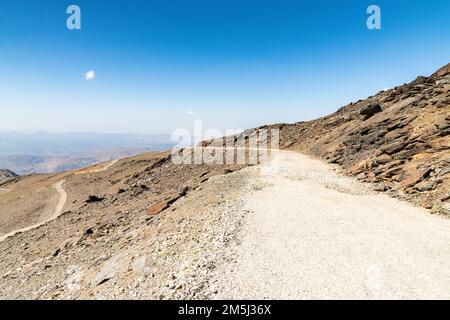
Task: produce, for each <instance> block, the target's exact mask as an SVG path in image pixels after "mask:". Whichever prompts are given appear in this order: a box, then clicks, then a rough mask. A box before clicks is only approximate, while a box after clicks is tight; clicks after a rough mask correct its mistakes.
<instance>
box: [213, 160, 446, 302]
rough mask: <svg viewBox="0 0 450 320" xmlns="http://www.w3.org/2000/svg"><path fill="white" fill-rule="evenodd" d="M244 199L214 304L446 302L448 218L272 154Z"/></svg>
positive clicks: (314, 163) (323, 168)
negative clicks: (271, 169)
mask: <svg viewBox="0 0 450 320" xmlns="http://www.w3.org/2000/svg"><path fill="white" fill-rule="evenodd" d="M273 161H274V164H277V165H278V172H277V173H275V174H272V175H261V176H260V178H258V179H260V181H259V183H260V185H262V186H263V187H262V188H261V189H260V190H256V191H255V192H252V193H251V194H248V195H246V196H245V202H244V203H245V205H244V208H243V209H244V210H245V211H246V212H249V213H248V214H247V216H246V218H245V219H244V222H243V227H242V230H241V232H240V236H239V237H240V239H239V243H240V244H239V245H238V246H237V248H236V253H235V254H236V256H237V261H235V262H236V263H230V264H227V265H225V266H223V267H222V268H221V270H218V274H221V275H224V276H223V278H221V279H220V280H219V283H221V287H222V288H223V289H221V290H218V292H219V294H218V296H217V298H235V299H253V298H254V299H260V298H271V299H316V298H319V299H340V298H342V299H375V298H384V299H397V298H406V299H416V298H437V299H448V298H450V268H449V267H448V261H450V245H449V243H450V220H449V219H447V218H444V217H441V216H434V215H431V214H429V213H428V212H427V211H426V210H424V209H420V208H417V207H414V206H412V205H410V204H409V203H406V202H403V201H399V200H396V199H393V198H389V197H388V196H386V195H383V194H378V193H375V192H372V191H370V190H367V189H366V187H365V185H363V184H361V183H359V182H357V181H356V180H354V179H351V178H346V177H343V176H340V175H338V174H336V173H335V172H334V171H333V170H332V168H331V167H330V166H328V165H327V164H325V163H323V162H321V161H319V160H315V159H312V158H309V157H307V156H304V155H302V154H299V153H295V152H289V151H281V152H280V153H279V154H278V156H276V159H274V160H273Z"/></svg>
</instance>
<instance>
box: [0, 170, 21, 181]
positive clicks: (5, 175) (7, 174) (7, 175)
mask: <svg viewBox="0 0 450 320" xmlns="http://www.w3.org/2000/svg"><path fill="white" fill-rule="evenodd" d="M17 177H18V175H17V174H15V173H14V172H12V171H11V170H7V169H2V170H0V184H2V183H4V182H6V181H8V180H11V179H14V178H17Z"/></svg>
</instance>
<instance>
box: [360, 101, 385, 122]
mask: <svg viewBox="0 0 450 320" xmlns="http://www.w3.org/2000/svg"><path fill="white" fill-rule="evenodd" d="M381 111H383V109H382V108H381V106H380V105H379V104H378V103H369V104H367V105H365V106H363V107H362V108H361V110H359V114H360V115H361V116H363V118H364V120H367V119H369V118H370V117H372V116H373V115H374V114H376V113H378V112H381Z"/></svg>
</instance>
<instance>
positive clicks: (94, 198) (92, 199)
mask: <svg viewBox="0 0 450 320" xmlns="http://www.w3.org/2000/svg"><path fill="white" fill-rule="evenodd" d="M103 200H105V198H99V197H97V196H89V198H88V199H87V200H86V203H93V202H101V201H103Z"/></svg>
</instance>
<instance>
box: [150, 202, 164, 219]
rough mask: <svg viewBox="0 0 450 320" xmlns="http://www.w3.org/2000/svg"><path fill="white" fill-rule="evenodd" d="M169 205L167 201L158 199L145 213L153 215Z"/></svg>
mask: <svg viewBox="0 0 450 320" xmlns="http://www.w3.org/2000/svg"><path fill="white" fill-rule="evenodd" d="M168 207H169V203H168V202H167V201H160V202H158V203H156V204H154V205H152V206H150V207H149V208H148V209H147V214H149V215H151V216H154V215H157V214H158V213H160V212H162V211H164V210H166V209H167V208H168Z"/></svg>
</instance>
